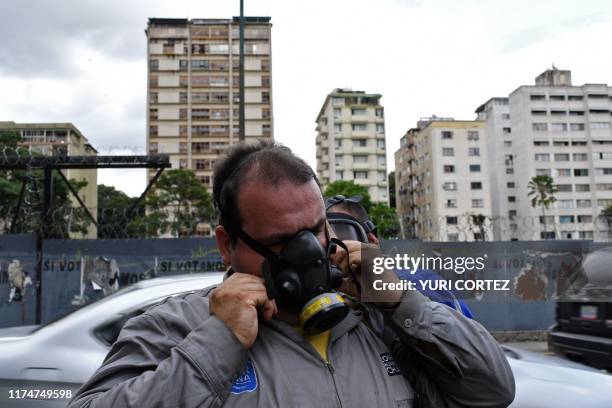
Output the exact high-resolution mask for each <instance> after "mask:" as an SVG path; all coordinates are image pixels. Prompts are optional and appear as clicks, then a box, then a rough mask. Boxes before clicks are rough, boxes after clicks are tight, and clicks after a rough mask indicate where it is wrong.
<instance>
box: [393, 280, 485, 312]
mask: <svg viewBox="0 0 612 408" xmlns="http://www.w3.org/2000/svg"><path fill="white" fill-rule="evenodd" d="M396 273H397V276H398V277H399V278H400V279H404V280H407V281H410V282H414V284H415V287H416V288H417V290H418V291H419V292H421V293H422V294H423V295H425V296H427V297H428V298H430V299H431V300H433V301H434V302H438V303H443V304H445V305H446V306H448V307H450V308H452V309H455V310H459V311H460V312H461V313H463V314H464V315H465V316H467V317H469V318H470V319H473V318H474V315H473V314H472V311H471V310H470V309H469V308H468V306H467V305H466V304H465V302H464V301H463V300H462V299H461V298H460V296H459V294H458V293H457V292H456V291H449V290H431V289H423V288H422V286H421V285H420V284H419V281H440V280H444V278H442V276H440V275H438V274H437V273H436V272H434V271H430V270H428V269H417V270H416V272H415V273H410V271H406V270H397V271H396Z"/></svg>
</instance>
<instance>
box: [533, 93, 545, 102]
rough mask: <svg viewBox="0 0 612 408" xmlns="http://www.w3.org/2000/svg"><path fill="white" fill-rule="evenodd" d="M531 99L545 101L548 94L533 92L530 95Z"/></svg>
mask: <svg viewBox="0 0 612 408" xmlns="http://www.w3.org/2000/svg"><path fill="white" fill-rule="evenodd" d="M529 99H531V100H532V101H544V100H546V95H541V94H531V95H529Z"/></svg>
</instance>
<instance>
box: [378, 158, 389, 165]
mask: <svg viewBox="0 0 612 408" xmlns="http://www.w3.org/2000/svg"><path fill="white" fill-rule="evenodd" d="M376 159H377V161H378V165H379V166H384V165H386V164H387V159H386V158H385V156H376Z"/></svg>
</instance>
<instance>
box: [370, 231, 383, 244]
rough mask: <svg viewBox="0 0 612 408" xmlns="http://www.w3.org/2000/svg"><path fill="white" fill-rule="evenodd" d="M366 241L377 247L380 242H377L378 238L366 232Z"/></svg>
mask: <svg viewBox="0 0 612 408" xmlns="http://www.w3.org/2000/svg"><path fill="white" fill-rule="evenodd" d="M368 241H370V243H371V244H374V245H376V246H378V247H379V246H380V241H379V240H378V237H377V236H376V235H374V234H373V233H371V232H368Z"/></svg>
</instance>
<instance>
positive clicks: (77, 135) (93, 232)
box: [0, 122, 98, 238]
mask: <svg viewBox="0 0 612 408" xmlns="http://www.w3.org/2000/svg"><path fill="white" fill-rule="evenodd" d="M4 129H11V130H16V131H18V132H19V133H20V134H21V138H22V141H21V143H20V145H21V146H23V147H27V148H28V150H29V151H31V152H35V153H38V154H42V155H45V156H55V155H60V156H63V155H66V156H96V155H97V154H98V152H97V150H96V149H95V148H94V147H93V146H92V145H91V144H90V143H89V141H88V140H87V138H86V137H85V136H83V134H82V133H81V131H80V130H79V129H77V127H76V126H74V125H73V124H72V123H15V122H0V130H4ZM61 171H62V172H63V173H64V175H65V176H66V178H67V179H68V180H70V179H74V180H79V181H81V180H84V181H86V182H87V186H85V187H83V188H82V189H81V190H79V197H80V198H81V200H83V203H84V204H85V206H86V207H87V208H88V209H89V211H90V212H91V214H92V215H93V217H94V218H97V212H98V172H97V170H96V169H67V170H61ZM71 200H72V204H73V206H74V207H79V206H80V204H79V203H78V201H77V200H76V199H75V198H74V197H72V196H71ZM71 237H73V238H96V237H97V229H96V226H95V225H93V224H91V225H90V226H89V229H88V232H87V234H86V235H85V236H82V234H71Z"/></svg>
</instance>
